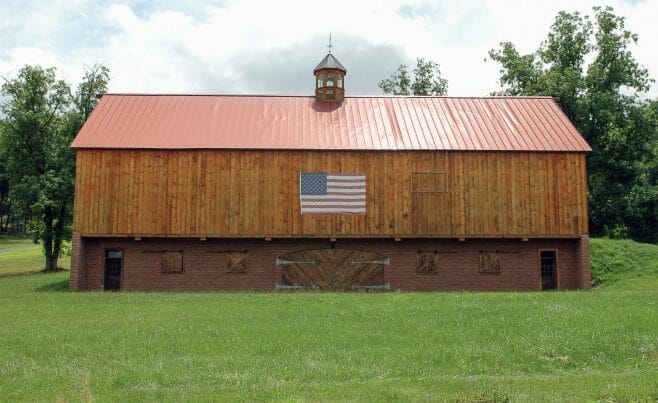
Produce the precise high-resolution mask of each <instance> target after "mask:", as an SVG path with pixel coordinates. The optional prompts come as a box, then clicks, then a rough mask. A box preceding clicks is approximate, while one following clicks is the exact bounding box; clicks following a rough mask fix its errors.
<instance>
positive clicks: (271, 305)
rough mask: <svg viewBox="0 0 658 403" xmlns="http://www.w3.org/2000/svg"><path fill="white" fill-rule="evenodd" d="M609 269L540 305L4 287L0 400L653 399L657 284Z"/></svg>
mask: <svg viewBox="0 0 658 403" xmlns="http://www.w3.org/2000/svg"><path fill="white" fill-rule="evenodd" d="M598 241H602V242H601V243H598ZM614 242H618V241H608V240H596V242H593V243H592V251H593V252H592V254H593V260H595V259H596V258H597V257H598V254H599V253H601V252H602V251H607V252H606V253H608V252H610V250H611V249H615V248H614ZM619 246H623V248H617V249H618V250H628V251H629V253H635V252H636V251H635V250H634V249H632V248H629V247H628V245H627V244H620V245H619ZM631 246H633V247H635V246H637V245H631ZM638 247H642V246H638ZM648 247H649V248H648V251H649V252H647V253H649V257H647V262H648V263H651V259H652V258H651V254H652V253H653V252H656V254H655V255H653V258H655V259H656V261H658V247H655V246H653V247H652V246H651V245H648ZM654 248H655V249H654ZM0 255H1V253H0ZM595 255H596V256H597V257H594V256H595ZM633 258H637V257H633ZM620 259H621V260H620ZM627 259H630V257H627ZM617 260H619V261H623V260H624V259H622V258H621V257H619V259H617ZM601 261H604V262H610V261H611V259H610V258H609V257H606V258H603V259H602V260H601ZM0 263H1V262H0ZM595 270H596V274H595V277H596V278H599V277H601V276H602V273H603V272H602V271H601V268H600V267H599V266H596V269H595ZM606 270H608V271H607V272H606V273H607V274H606V276H602V277H601V278H602V279H603V280H600V282H601V283H602V284H604V285H603V286H601V287H599V288H597V289H594V290H591V291H571V292H548V293H467V292H452V293H382V294H360V293H343V294H326V293H261V294H259V293H131V292H124V293H71V292H69V291H68V273H65V272H63V273H54V274H31V275H23V276H4V277H0V306H2V310H0V340H2V341H3V343H2V344H1V346H0V357H2V358H1V359H0V400H2V401H14V400H28V401H35V400H38V401H42V400H149V401H153V400H156V401H160V400H164V401H178V400H188V401H189V400H367V401H370V400H379V401H388V400H396V401H406V400H449V401H505V400H507V399H509V400H511V401H528V400H538V401H546V400H563V401H583V400H604V401H638V400H639V401H656V400H657V399H658V289H657V288H656V287H646V286H643V284H646V283H647V282H648V283H649V284H656V277H658V273H655V272H654V273H653V274H646V275H645V273H644V271H643V270H635V268H627V267H622V266H621V265H617V264H615V265H611V266H610V268H609V269H606ZM620 270H621V271H623V272H625V273H626V274H625V275H619V276H614V275H612V273H613V272H614V273H617V272H619V271H620ZM638 272H639V274H638ZM638 279H640V280H638Z"/></svg>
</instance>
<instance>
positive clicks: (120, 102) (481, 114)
mask: <svg viewBox="0 0 658 403" xmlns="http://www.w3.org/2000/svg"><path fill="white" fill-rule="evenodd" d="M72 146H73V147H74V148H126V149H289V150H303V149H309V150H373V151H376V150H381V151H386V150H463V151H468V150H470V151H476V150H489V151H566V152H570V151H572V152H584V151H591V149H590V147H589V146H588V145H587V143H586V142H585V140H584V139H583V137H582V136H581V135H580V133H578V130H577V129H576V128H575V127H574V125H573V124H572V123H571V122H570V121H569V119H568V118H567V117H566V115H565V114H564V113H563V112H562V110H561V109H560V108H559V106H558V105H557V103H556V102H555V101H554V100H553V99H552V98H549V97H482V98H473V97H471V98H459V97H404V96H396V97H389V96H380V97H346V98H345V99H344V101H343V102H342V103H340V104H333V103H322V102H318V101H316V100H315V98H314V97H300V96H253V95H245V96H230V95H139V94H133V95H131V94H107V95H105V96H103V98H102V99H101V101H100V102H99V104H98V106H97V107H96V109H95V110H94V112H93V113H92V114H91V116H90V117H89V119H88V120H87V122H86V123H85V124H84V126H83V128H82V130H80V133H78V136H77V137H76V138H75V140H74V141H73V145H72Z"/></svg>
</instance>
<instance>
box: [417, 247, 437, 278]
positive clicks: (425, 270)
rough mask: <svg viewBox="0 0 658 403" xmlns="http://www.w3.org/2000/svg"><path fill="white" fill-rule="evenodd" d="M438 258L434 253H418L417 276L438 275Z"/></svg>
mask: <svg viewBox="0 0 658 403" xmlns="http://www.w3.org/2000/svg"><path fill="white" fill-rule="evenodd" d="M438 260H439V259H438V257H437V254H436V253H435V252H418V267H417V270H416V273H417V274H439V271H438V265H439V264H438V263H439V262H438Z"/></svg>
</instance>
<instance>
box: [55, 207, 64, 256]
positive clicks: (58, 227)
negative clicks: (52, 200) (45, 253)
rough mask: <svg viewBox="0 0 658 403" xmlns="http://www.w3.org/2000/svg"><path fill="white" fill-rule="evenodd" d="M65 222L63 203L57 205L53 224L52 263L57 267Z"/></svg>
mask: <svg viewBox="0 0 658 403" xmlns="http://www.w3.org/2000/svg"><path fill="white" fill-rule="evenodd" d="M64 224H66V205H65V204H63V205H61V206H60V207H59V211H58V213H57V224H55V231H54V244H53V261H54V263H53V265H54V267H55V269H56V268H57V260H58V259H59V252H60V251H61V250H62V241H63V240H64V228H65V225H64Z"/></svg>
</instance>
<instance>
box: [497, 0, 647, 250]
mask: <svg viewBox="0 0 658 403" xmlns="http://www.w3.org/2000/svg"><path fill="white" fill-rule="evenodd" d="M637 40H638V37H637V35H635V34H633V33H631V32H629V31H627V30H626V29H625V27H624V18H623V17H618V16H616V15H615V14H614V13H613V9H612V8H610V7H607V8H600V7H595V8H594V18H593V19H591V20H590V17H588V16H582V15H581V14H579V13H578V12H574V13H566V12H560V13H559V14H558V15H557V17H556V19H555V22H554V23H553V25H552V26H551V30H550V31H549V33H548V36H547V39H546V40H545V41H544V42H543V43H542V44H541V45H540V47H539V49H538V50H537V52H535V53H532V54H528V55H520V54H519V53H518V51H517V50H516V48H515V47H514V45H513V44H512V43H509V42H504V43H501V45H500V49H494V50H491V51H490V52H489V56H490V57H491V59H492V60H494V61H496V62H498V63H499V64H500V66H501V70H500V73H501V76H500V83H501V85H502V86H503V90H502V91H501V92H499V93H498V94H505V95H549V96H552V97H555V98H556V99H557V100H558V102H559V103H560V106H561V107H562V109H563V110H564V112H565V113H566V115H567V116H568V117H569V118H570V119H571V120H572V121H573V122H574V124H575V125H576V127H577V128H578V129H579V130H580V132H581V133H582V134H583V136H584V137H585V139H586V140H587V141H588V142H589V143H590V145H591V146H592V149H593V151H592V153H591V154H590V155H589V156H588V161H587V162H588V175H589V186H590V193H589V196H590V230H591V232H592V233H593V234H612V233H613V232H614V233H615V234H620V233H621V234H628V235H630V236H631V237H633V238H635V239H638V240H643V241H654V240H655V239H656V237H657V236H658V235H656V231H655V230H654V228H656V227H657V226H658V217H656V214H655V210H654V211H652V208H653V207H652V204H651V200H652V199H651V198H652V197H653V196H652V195H655V188H652V185H651V184H650V182H649V181H648V180H646V178H647V177H648V174H646V171H647V169H648V168H647V166H648V164H649V162H647V161H648V160H649V159H650V158H649V156H650V154H651V153H652V152H653V151H652V146H653V144H655V141H656V139H657V138H658V129H657V127H658V126H657V124H656V122H657V116H658V114H656V108H655V107H654V106H652V104H650V103H648V102H644V101H641V100H640V98H639V94H640V93H642V92H646V91H647V90H648V89H649V86H650V84H651V82H652V81H653V80H651V79H650V77H649V76H648V72H647V70H646V69H644V68H642V67H641V66H640V65H639V64H638V63H637V61H636V60H635V58H634V57H633V55H632V53H631V51H630V47H631V46H632V45H633V44H635V43H636V42H637ZM588 60H591V63H589V65H588V64H587V61H588ZM654 200H655V199H654Z"/></svg>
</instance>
